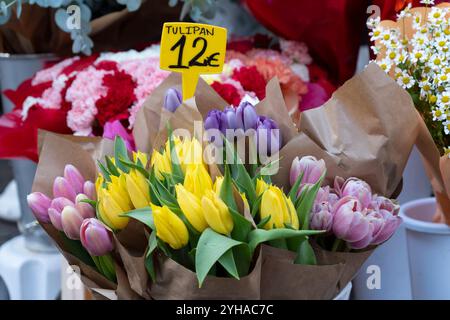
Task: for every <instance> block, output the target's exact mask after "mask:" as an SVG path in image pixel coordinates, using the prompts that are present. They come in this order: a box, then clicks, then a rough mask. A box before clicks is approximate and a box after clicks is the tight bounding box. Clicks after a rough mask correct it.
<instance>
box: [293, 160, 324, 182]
mask: <svg viewBox="0 0 450 320" xmlns="http://www.w3.org/2000/svg"><path fill="white" fill-rule="evenodd" d="M325 171H326V166H325V161H324V160H323V159H320V160H317V159H316V158H315V157H313V156H305V157H302V158H301V159H299V158H298V157H296V158H295V159H294V161H292V166H291V171H290V176H289V178H290V183H291V186H293V185H294V184H295V181H296V180H297V178H298V176H300V175H301V174H302V173H303V178H302V182H301V183H302V184H306V183H310V184H315V183H317V181H319V179H320V177H321V176H322V175H323V174H324V173H325Z"/></svg>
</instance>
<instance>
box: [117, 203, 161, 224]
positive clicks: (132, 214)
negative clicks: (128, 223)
mask: <svg viewBox="0 0 450 320" xmlns="http://www.w3.org/2000/svg"><path fill="white" fill-rule="evenodd" d="M120 216H121V217H129V218H133V219H135V220H138V221H140V222H142V223H143V224H145V225H146V226H148V227H149V228H150V229H152V230H156V228H155V223H154V222H153V214H152V209H151V208H150V207H145V208H140V209H135V210H132V211H128V212H125V213H124V214H121V215H120Z"/></svg>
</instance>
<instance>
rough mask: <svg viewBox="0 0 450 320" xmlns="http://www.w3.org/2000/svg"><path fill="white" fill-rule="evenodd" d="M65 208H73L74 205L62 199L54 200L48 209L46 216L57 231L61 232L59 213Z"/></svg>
mask: <svg viewBox="0 0 450 320" xmlns="http://www.w3.org/2000/svg"><path fill="white" fill-rule="evenodd" d="M66 206H74V203H73V202H72V201H70V200H69V199H66V198H64V197H59V198H55V199H53V200H52V202H51V204H50V208H49V209H48V216H49V218H50V221H51V223H52V224H53V226H54V227H55V228H56V229H58V230H59V231H63V226H62V222H61V212H62V211H63V209H64V208H65V207H66Z"/></svg>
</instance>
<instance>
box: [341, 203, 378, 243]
mask: <svg viewBox="0 0 450 320" xmlns="http://www.w3.org/2000/svg"><path fill="white" fill-rule="evenodd" d="M372 231H373V226H372V225H371V224H370V222H369V219H368V218H367V217H366V215H365V212H363V208H362V205H361V203H360V202H359V200H358V199H357V198H355V197H352V196H346V197H343V198H341V199H340V200H339V201H338V202H337V203H336V204H335V205H334V208H333V232H334V234H335V236H336V237H337V238H339V239H342V240H345V241H347V242H348V243H349V245H350V246H351V247H353V246H352V243H358V242H360V241H364V242H367V244H369V243H370V241H371V240H372ZM366 246H367V245H366Z"/></svg>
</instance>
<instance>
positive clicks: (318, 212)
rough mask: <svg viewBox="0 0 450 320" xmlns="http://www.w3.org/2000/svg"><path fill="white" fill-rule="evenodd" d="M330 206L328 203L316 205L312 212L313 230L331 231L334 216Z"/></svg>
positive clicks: (311, 223)
mask: <svg viewBox="0 0 450 320" xmlns="http://www.w3.org/2000/svg"><path fill="white" fill-rule="evenodd" d="M330 209H331V208H330V206H329V205H328V203H327V202H322V203H320V204H317V205H314V209H313V210H312V212H311V221H310V226H311V229H313V230H326V231H330V230H331V227H332V225H333V215H332V214H331V212H330Z"/></svg>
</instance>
